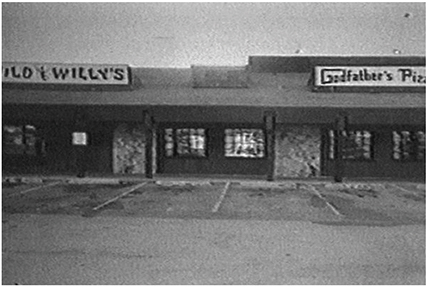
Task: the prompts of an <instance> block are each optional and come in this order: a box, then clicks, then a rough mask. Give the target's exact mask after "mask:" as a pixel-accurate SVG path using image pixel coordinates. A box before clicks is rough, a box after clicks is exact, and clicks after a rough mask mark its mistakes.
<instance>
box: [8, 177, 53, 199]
mask: <svg viewBox="0 0 430 291" xmlns="http://www.w3.org/2000/svg"><path fill="white" fill-rule="evenodd" d="M60 183H61V182H60V181H59V182H54V183H50V184H46V185H42V186H37V187H34V188H30V189H26V190H23V191H20V192H17V193H12V194H10V195H7V197H13V196H18V195H22V194H25V193H28V192H32V191H36V190H39V189H42V188H48V187H51V186H55V185H58V184H60Z"/></svg>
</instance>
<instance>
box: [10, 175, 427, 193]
mask: <svg viewBox="0 0 430 291" xmlns="http://www.w3.org/2000/svg"><path fill="white" fill-rule="evenodd" d="M2 182H3V183H14V184H15V183H23V184H43V183H52V182H62V183H67V184H110V185H116V184H124V185H126V184H134V183H142V182H147V183H155V184H156V185H163V186H174V185H176V186H183V185H187V184H188V185H193V186H205V185H207V186H209V185H214V184H219V183H223V184H225V183H227V182H230V183H231V184H232V186H234V185H240V186H243V187H251V188H254V187H262V188H288V189H297V188H298V187H300V185H315V186H322V187H325V188H327V189H330V190H345V189H357V190H370V189H375V188H376V189H381V187H382V188H385V186H384V184H392V183H396V184H401V183H402V182H393V181H369V182H363V181H359V182H354V181H351V182H344V183H335V182H331V181H322V180H303V179H300V180H290V181H273V182H269V181H265V180H247V179H234V178H232V179H223V178H177V177H175V178H168V177H160V178H155V179H148V178H144V177H84V178H78V177H72V176H45V177H43V176H42V177H34V176H3V177H2ZM405 183H408V184H415V185H416V186H415V187H416V188H417V190H425V183H422V182H420V183H418V182H405Z"/></svg>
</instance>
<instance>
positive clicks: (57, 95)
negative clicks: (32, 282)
mask: <svg viewBox="0 0 430 291" xmlns="http://www.w3.org/2000/svg"><path fill="white" fill-rule="evenodd" d="M2 71H3V82H2V87H3V90H2V95H3V97H2V105H3V110H2V111H3V151H2V154H3V168H2V171H3V174H4V175H5V174H41V175H51V174H74V175H75V174H76V173H77V172H78V171H79V170H80V169H79V168H80V167H82V169H84V170H85V171H86V172H87V173H88V174H89V175H113V174H115V175H142V177H145V176H146V177H149V178H150V177H153V175H160V176H161V175H205V176H216V175H226V176H232V175H247V176H255V177H257V178H261V179H268V180H272V179H282V178H313V177H324V176H327V177H331V176H336V175H337V174H339V171H340V172H341V175H342V176H344V177H351V178H353V177H354V178H355V177H363V178H369V177H371V178H394V179H399V178H400V179H424V177H425V57H405V56H395V57H367V56H366V57H364V56H361V57H354V56H353V57H346V56H343V57H331V56H279V57H278V56H251V57H249V63H248V65H247V66H244V67H201V66H192V67H191V68H188V69H173V68H136V67H130V66H127V65H89V64H85V65H79V64H77V65H74V64H38V63H3V70H2Z"/></svg>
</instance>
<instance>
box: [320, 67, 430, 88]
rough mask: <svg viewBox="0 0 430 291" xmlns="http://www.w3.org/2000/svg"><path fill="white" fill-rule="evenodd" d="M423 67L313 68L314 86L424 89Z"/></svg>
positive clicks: (424, 76) (424, 72) (424, 73)
mask: <svg viewBox="0 0 430 291" xmlns="http://www.w3.org/2000/svg"><path fill="white" fill-rule="evenodd" d="M425 85H426V69H425V67H409V66H401V67H385V66H384V67H382V66H381V67H357V66H350V67H337V66H336V67H315V86H320V87H341V86H348V87H352V86H358V87H361V86H368V87H425Z"/></svg>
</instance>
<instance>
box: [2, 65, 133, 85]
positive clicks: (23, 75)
mask: <svg viewBox="0 0 430 291" xmlns="http://www.w3.org/2000/svg"><path fill="white" fill-rule="evenodd" d="M2 81H3V82H4V83H36V84H78V85H128V84H129V81H130V76H129V70H128V66H127V65H90V64H49V63H46V64H44V63H9V62H4V63H3V64H2Z"/></svg>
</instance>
